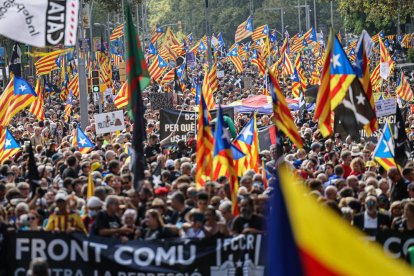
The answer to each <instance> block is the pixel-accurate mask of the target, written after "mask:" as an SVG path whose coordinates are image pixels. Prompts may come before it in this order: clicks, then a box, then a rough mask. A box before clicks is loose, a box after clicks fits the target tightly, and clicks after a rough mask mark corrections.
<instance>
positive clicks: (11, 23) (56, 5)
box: [0, 0, 79, 47]
mask: <svg viewBox="0 0 414 276" xmlns="http://www.w3.org/2000/svg"><path fill="white" fill-rule="evenodd" d="M78 10H79V0H66V1H62V0H35V1H33V0H31V1H28V0H26V1H11V0H9V1H1V3H0V34H1V35H3V36H6V37H8V38H10V39H12V40H15V41H19V42H22V43H25V44H29V45H33V46H35V47H45V46H57V45H59V44H64V45H66V46H73V45H75V43H76V40H77V39H76V31H77V29H78Z"/></svg>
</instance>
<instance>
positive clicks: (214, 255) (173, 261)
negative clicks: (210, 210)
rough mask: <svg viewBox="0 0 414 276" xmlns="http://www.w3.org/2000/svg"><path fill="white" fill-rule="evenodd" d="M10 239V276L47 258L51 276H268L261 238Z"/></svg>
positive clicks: (37, 235)
mask: <svg viewBox="0 0 414 276" xmlns="http://www.w3.org/2000/svg"><path fill="white" fill-rule="evenodd" d="M9 235H10V236H8V237H7V238H6V239H5V241H7V243H6V244H5V245H6V248H3V250H6V252H7V254H6V255H5V256H7V259H8V260H7V262H6V264H7V266H6V269H7V275H26V272H27V270H28V268H29V265H30V261H31V260H32V259H33V258H36V257H43V258H45V259H47V261H48V264H49V268H50V272H51V274H50V275H118V276H124V275H125V276H126V275H140V276H141V275H142V276H144V275H183V276H184V275H188V276H200V275H256V276H263V275H265V266H264V264H265V261H266V254H265V241H264V237H263V236H262V235H240V236H238V237H234V238H223V239H186V240H184V239H168V240H153V241H142V240H134V241H129V242H126V243H123V242H121V241H118V240H115V239H109V238H102V237H96V236H90V237H87V236H85V235H83V234H79V233H73V234H65V233H53V234H51V233H49V232H38V231H36V232H18V233H9ZM3 254H4V252H3Z"/></svg>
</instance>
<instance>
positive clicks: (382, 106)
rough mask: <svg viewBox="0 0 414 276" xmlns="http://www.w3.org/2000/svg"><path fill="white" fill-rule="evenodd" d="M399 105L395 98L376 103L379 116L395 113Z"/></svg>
mask: <svg viewBox="0 0 414 276" xmlns="http://www.w3.org/2000/svg"><path fill="white" fill-rule="evenodd" d="M396 109H397V106H396V105H395V100H394V98H390V99H383V100H379V101H377V102H376V103H375V112H376V113H377V118H379V117H384V116H388V115H393V114H395V112H396Z"/></svg>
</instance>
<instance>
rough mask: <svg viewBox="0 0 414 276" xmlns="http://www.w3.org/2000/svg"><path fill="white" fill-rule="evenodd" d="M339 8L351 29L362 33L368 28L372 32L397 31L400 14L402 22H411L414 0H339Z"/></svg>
mask: <svg viewBox="0 0 414 276" xmlns="http://www.w3.org/2000/svg"><path fill="white" fill-rule="evenodd" d="M339 10H340V12H341V14H342V15H343V16H344V17H345V20H344V21H345V26H346V27H347V29H350V30H351V31H354V32H356V33H360V32H361V31H362V29H367V30H368V31H369V32H371V33H377V32H378V31H380V30H383V31H385V32H387V33H396V32H397V20H398V15H400V22H401V24H405V23H407V22H409V21H410V15H411V14H412V13H414V5H413V2H412V0H380V1H371V0H339Z"/></svg>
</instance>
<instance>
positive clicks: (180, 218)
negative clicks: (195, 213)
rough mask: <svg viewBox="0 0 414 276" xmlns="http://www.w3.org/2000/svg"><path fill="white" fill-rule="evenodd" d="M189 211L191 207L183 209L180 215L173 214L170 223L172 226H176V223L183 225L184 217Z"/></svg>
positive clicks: (177, 213)
mask: <svg viewBox="0 0 414 276" xmlns="http://www.w3.org/2000/svg"><path fill="white" fill-rule="evenodd" d="M190 211H191V207H186V208H185V209H184V211H182V212H181V213H179V212H174V214H173V215H172V217H171V223H172V224H176V223H177V222H179V223H184V222H186V221H185V215H186V214H187V213H188V212H190Z"/></svg>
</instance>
